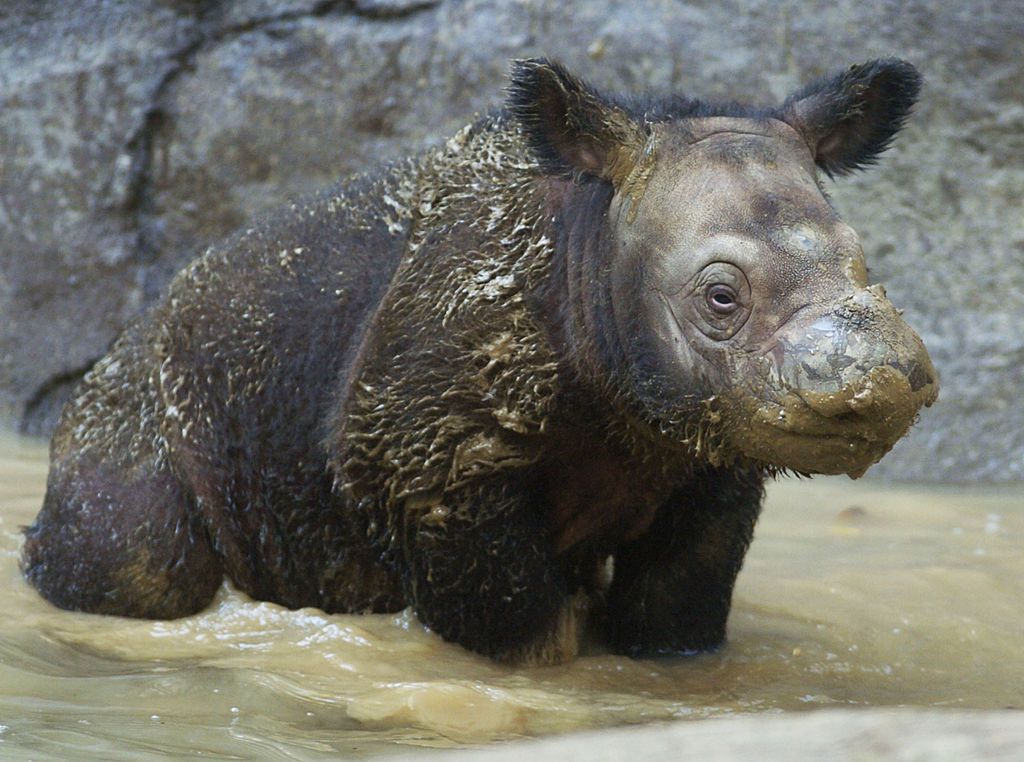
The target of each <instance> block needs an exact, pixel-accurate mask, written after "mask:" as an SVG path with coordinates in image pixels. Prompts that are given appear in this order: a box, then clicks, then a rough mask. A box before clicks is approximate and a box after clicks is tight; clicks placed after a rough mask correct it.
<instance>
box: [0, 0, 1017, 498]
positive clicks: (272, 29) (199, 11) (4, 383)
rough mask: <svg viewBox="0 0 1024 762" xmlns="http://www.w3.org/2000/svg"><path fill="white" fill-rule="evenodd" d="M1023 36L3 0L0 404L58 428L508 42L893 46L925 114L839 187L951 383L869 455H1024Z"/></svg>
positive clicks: (923, 463)
mask: <svg viewBox="0 0 1024 762" xmlns="http://www.w3.org/2000/svg"><path fill="white" fill-rule="evenodd" d="M1022 40H1024V14H1021V12H1020V5H1019V2H1018V0H961V1H959V2H958V1H957V0H828V2H825V1H824V0H821V1H819V0H629V1H628V2H612V1H611V0H588V1H587V2H565V0H404V1H403V0H334V1H329V0H327V1H325V0H320V1H319V2H315V1H314V0H235V1H234V2H232V1H231V0H191V1H190V0H91V1H86V0H42V1H40V0H6V1H5V2H4V4H3V7H2V8H0V424H3V425H6V426H9V427H15V428H18V429H20V430H22V431H25V432H30V433H42V434H45V433H47V432H48V431H49V430H50V429H51V428H52V426H53V424H54V422H55V419H56V415H57V412H58V410H59V407H60V404H61V403H62V402H63V400H64V399H65V398H66V396H67V394H68V393H69V392H70V389H71V388H72V386H73V384H74V383H75V381H76V380H77V379H78V378H79V377H80V376H81V374H82V373H83V372H84V371H85V370H86V369H87V368H88V367H89V365H90V364H91V363H92V362H93V361H94V360H96V359H97V358H98V357H99V356H100V355H102V354H103V353H104V351H105V349H106V347H107V346H108V344H109V343H110V341H111V340H112V339H113V338H114V337H115V335H116V334H117V332H118V330H119V329H120V327H121V326H122V324H123V323H124V322H125V320H127V319H128V318H130V317H131V316H132V315H135V314H136V313H138V312H139V311H140V310H142V309H143V308H144V307H145V306H146V305H147V304H148V303H150V302H151V301H152V300H153V299H154V298H156V297H157V296H158V295H159V293H160V292H161V289H163V287H164V286H165V285H166V283H167V282H168V280H169V279H170V277H171V276H172V275H173V273H174V272H175V271H176V270H177V269H178V268H179V267H181V266H182V265H183V264H184V263H185V262H187V261H188V260H189V259H191V258H192V257H194V256H195V255H196V253H197V252H198V251H200V250H201V249H202V248H203V247H204V246H205V245H206V244H208V243H210V242H212V241H214V240H216V239H217V238H219V237H221V236H223V235H224V234H226V233H228V232H229V231H231V230H232V229H234V228H235V227H237V226H239V225H241V224H243V223H244V222H245V221H246V220H248V219H249V218H250V217H252V216H253V215H255V214H258V213H259V212H260V210H262V209H265V208H268V207H272V206H277V205H280V204H282V203H283V202H285V201H286V200H287V199H288V198H289V197H292V196H295V195H298V194H301V193H302V192H304V191H308V190H312V189H314V188H316V187H318V186H320V185H324V184H327V183H329V182H331V181H333V180H335V179H337V178H338V177H340V176H343V175H345V174H348V173H351V172H353V171H356V170H359V169H362V168H364V167H367V166H370V165H373V164H376V163H378V162H381V161H384V160H387V159H390V158H393V157H396V156H400V155H403V154H406V153H409V152H412V151H416V150H418V149H420V148H421V147H422V146H424V145H429V144H435V143H437V142H439V141H441V140H442V139H443V138H444V137H446V136H448V135H450V134H452V133H453V132H454V131H455V130H456V129H458V128H459V127H460V126H462V125H463V124H465V123H467V122H468V121H469V120H470V119H471V118H472V117H473V114H474V112H480V111H483V110H486V109H488V108H489V107H491V106H494V105H498V104H499V103H500V101H501V99H502V87H503V83H504V76H505V71H506V67H507V62H508V59H510V58H514V57H522V56H533V55H551V56H554V57H557V58H560V59H561V60H563V61H564V62H565V63H566V64H568V65H569V66H570V67H572V68H574V69H575V70H577V71H579V72H581V73H582V74H583V75H584V76H586V77H587V78H588V79H589V80H590V81H592V82H593V83H595V84H596V85H599V86H602V87H604V88H607V89H613V90H614V89H625V90H643V89H652V90H677V91H683V92H687V93H690V94H694V95H705V96H709V97H731V98H735V99H738V100H747V99H752V100H755V101H759V102H767V103H773V102H777V101H780V100H781V99H782V98H784V97H785V96H786V95H787V94H788V93H789V92H790V91H791V90H793V89H795V88H796V87H798V86H800V85H801V84H802V83H803V82H804V81H805V80H806V79H807V78H808V77H811V76H814V75H818V74H822V73H827V72H829V71H831V70H834V69H838V68H842V67H844V66H846V65H848V64H850V63H854V62H859V61H863V60H866V59H869V58H872V57H877V56H884V55H897V56H900V57H904V58H907V59H909V60H911V61H913V62H914V63H915V64H917V65H918V66H919V67H920V68H921V70H922V71H923V73H924V75H925V77H926V87H925V89H924V91H923V94H922V100H921V103H920V106H919V108H918V109H917V112H916V114H915V116H914V118H913V119H912V121H911V123H910V125H909V127H908V128H907V130H906V131H905V132H904V133H903V135H902V136H901V138H900V139H899V140H898V141H897V142H896V144H895V147H894V148H893V149H892V150H891V151H890V152H889V153H888V154H886V155H885V157H884V158H883V161H882V163H881V165H880V166H879V167H877V168H875V169H873V170H869V171H868V172H865V173H862V174H860V175H857V176H856V177H854V178H847V179H844V180H841V181H839V182H836V183H831V184H829V189H830V193H831V194H832V196H833V199H834V202H835V204H836V206H837V207H838V208H839V210H840V212H841V213H842V214H843V215H844V217H845V218H846V219H847V220H848V221H849V222H850V223H851V224H852V225H853V226H854V227H855V228H856V229H857V230H858V231H859V232H860V234H861V236H862V239H863V242H864V247H865V251H866V252H867V255H868V262H869V266H870V268H871V276H872V279H873V280H876V281H881V282H882V283H884V284H885V286H886V287H887V289H888V292H889V295H890V297H891V298H892V300H893V301H894V302H895V303H896V304H897V306H901V307H904V308H905V309H906V317H907V319H908V320H909V322H910V323H911V325H913V326H914V327H915V328H916V329H917V330H918V332H919V333H920V334H921V335H922V337H923V338H924V340H925V343H926V344H927V345H928V348H929V350H930V352H931V354H932V358H933V360H934V362H935V365H936V367H937V368H938V369H939V372H940V375H941V379H942V384H943V389H942V394H941V397H940V400H939V402H938V404H937V405H936V407H934V408H932V409H931V410H928V411H925V413H924V414H923V416H922V420H921V422H920V424H919V425H918V427H917V428H916V429H914V431H913V432H912V433H911V435H910V436H909V437H908V438H906V439H905V440H903V441H902V442H900V444H899V445H897V447H896V449H895V450H894V451H893V453H892V454H891V455H890V456H889V457H888V458H887V459H886V460H884V461H883V462H882V463H881V464H879V465H878V466H876V467H875V468H874V469H873V470H872V472H871V473H872V474H873V475H876V476H883V477H886V478H891V479H913V480H926V481H935V480H943V481H1000V480H1022V479H1024V405H1022V404H1020V403H1019V401H1018V400H1019V398H1020V396H1021V393H1022V390H1024V203H1022V199H1024V63H1022V59H1021V56H1020V44H1021V41H1022Z"/></svg>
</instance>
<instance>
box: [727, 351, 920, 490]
mask: <svg viewBox="0 0 1024 762" xmlns="http://www.w3.org/2000/svg"><path fill="white" fill-rule="evenodd" d="M914 375H915V374H912V373H911V374H907V373H904V372H902V371H901V370H898V369H897V368H895V367H893V366H889V365H883V366H878V367H875V368H872V369H871V370H870V371H869V372H868V373H867V374H865V376H864V377H862V378H861V379H860V380H858V381H857V382H856V383H852V384H849V385H847V386H845V387H844V388H842V389H840V390H838V391H835V392H814V391H809V390H801V389H790V390H788V391H786V392H785V394H783V395H782V396H781V398H780V399H778V400H773V401H765V400H764V399H760V400H757V401H756V402H754V401H752V400H751V401H748V404H746V405H744V406H743V407H744V408H746V410H745V414H744V417H743V418H744V420H743V421H741V422H740V423H739V428H740V429H741V430H742V435H741V437H740V439H739V443H740V449H741V450H742V451H743V454H744V455H745V456H747V457H750V458H753V459H755V460H758V461H761V462H764V463H766V464H768V465H771V466H774V467H776V468H784V469H791V470H794V471H800V472H804V473H818V474H848V475H850V476H851V477H853V478H857V477H858V476H861V475H863V474H864V472H865V471H867V470H868V468H870V467H871V466H872V465H874V464H875V463H877V462H878V461H879V460H880V459H881V458H882V456H884V455H885V454H886V453H887V452H889V450H891V449H892V447H893V445H895V444H896V442H898V441H899V440H900V438H902V437H903V435H904V434H906V433H907V431H908V430H909V429H910V426H911V424H913V422H914V420H915V419H916V418H917V414H918V412H919V411H920V409H921V408H922V407H925V406H929V405H931V404H932V403H933V402H934V401H935V399H936V397H937V396H938V386H937V384H936V383H934V382H933V383H926V384H921V383H920V380H919V379H918V378H915V377H914ZM915 387H916V388H915Z"/></svg>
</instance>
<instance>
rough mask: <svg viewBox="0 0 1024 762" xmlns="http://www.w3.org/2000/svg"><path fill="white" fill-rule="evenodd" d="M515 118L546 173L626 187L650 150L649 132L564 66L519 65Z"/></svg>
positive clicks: (538, 61) (514, 76)
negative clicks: (583, 176) (578, 174)
mask: <svg viewBox="0 0 1024 762" xmlns="http://www.w3.org/2000/svg"><path fill="white" fill-rule="evenodd" d="M509 79H510V82H509V86H508V101H507V106H508V110H509V112H510V113H511V114H512V116H513V117H515V118H516V120H517V121H518V122H519V124H520V125H521V126H522V129H523V132H524V134H525V137H526V140H527V142H528V143H529V145H530V147H531V148H532V149H533V150H534V152H535V153H536V154H537V156H538V157H539V159H540V161H541V164H542V166H543V167H544V168H545V170H547V171H549V172H553V173H555V174H573V173H576V172H581V173H583V174H589V175H595V176H597V177H601V178H603V179H605V180H608V181H610V182H612V183H613V184H615V185H616V186H618V185H620V184H621V182H622V181H623V180H624V178H626V177H627V176H628V175H629V174H630V172H631V171H632V169H633V168H634V166H635V165H636V163H637V161H638V160H639V158H640V156H641V154H642V153H643V152H644V149H645V146H646V145H647V131H646V129H645V128H644V126H643V125H642V124H640V123H638V122H637V121H635V120H634V119H633V118H632V117H631V116H629V114H627V113H626V112H625V111H624V110H623V109H622V108H621V107H619V106H617V105H615V104H614V103H612V102H610V101H608V100H606V99H605V98H603V97H602V96H601V95H599V94H598V93H596V92H595V91H594V90H593V89H591V88H590V87H588V86H587V85H586V84H585V83H584V82H582V81H581V80H580V79H578V78H576V77H574V76H573V75H572V74H570V73H569V72H568V71H567V70H566V69H565V68H564V67H562V66H561V65H560V64H558V63H556V62H553V61H549V60H547V59H545V58H533V59H528V60H520V61H514V62H513V63H512V71H511V75H510V78H509Z"/></svg>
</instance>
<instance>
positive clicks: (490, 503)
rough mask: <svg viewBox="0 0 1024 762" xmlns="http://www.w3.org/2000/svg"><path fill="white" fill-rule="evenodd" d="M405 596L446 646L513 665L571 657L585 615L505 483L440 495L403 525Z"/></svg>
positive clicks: (542, 529) (540, 532)
mask: <svg viewBox="0 0 1024 762" xmlns="http://www.w3.org/2000/svg"><path fill="white" fill-rule="evenodd" d="M403 555H404V558H403V561H404V564H403V565H404V567H405V569H404V574H403V579H404V581H405V587H406V591H407V597H408V599H409V600H410V601H411V603H412V605H413V606H414V608H415V610H416V613H417V615H418V616H419V618H420V620H421V621H422V622H423V623H424V624H426V625H427V626H428V627H430V628H431V629H432V630H434V631H435V632H437V633H438V634H440V635H441V636H442V637H443V638H445V639H446V640H450V641H454V642H456V643H459V644H460V645H463V646H465V647H467V648H470V649H472V650H474V651H477V652H478V653H482V654H485V655H487V656H490V657H492V658H495V659H499V660H501V661H506V662H513V663H522V662H525V663H556V662H560V661H565V660H567V659H570V658H572V657H573V656H574V655H575V653H576V649H577V644H578V635H579V628H580V626H581V625H582V623H583V620H584V619H585V616H586V603H585V599H584V597H583V596H582V594H580V595H573V594H572V593H573V591H571V590H569V589H568V585H567V583H566V580H565V578H564V576H563V574H562V572H561V571H560V569H559V568H558V566H557V564H556V562H555V560H554V557H553V554H552V550H551V547H550V539H549V533H548V530H547V527H546V526H545V525H544V523H543V522H542V521H541V520H540V518H539V517H538V516H537V515H536V513H535V511H534V510H533V506H532V505H531V500H530V496H529V494H528V493H527V492H526V491H524V490H522V489H521V488H517V487H514V486H512V485H510V484H507V483H505V482H502V481H494V482H486V483H484V484H482V485H473V486H469V487H465V488H462V489H460V490H457V491H455V492H454V493H449V494H446V495H445V499H444V504H443V505H438V506H435V507H433V508H432V509H428V511H427V512H426V513H424V514H423V515H419V516H416V517H413V518H412V519H411V520H410V519H409V518H408V517H407V526H406V531H405V535H404V537H403Z"/></svg>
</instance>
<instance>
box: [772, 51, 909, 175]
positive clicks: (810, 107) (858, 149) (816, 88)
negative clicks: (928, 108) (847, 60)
mask: <svg viewBox="0 0 1024 762" xmlns="http://www.w3.org/2000/svg"><path fill="white" fill-rule="evenodd" d="M920 89H921V75H920V74H919V73H918V71H917V69H915V68H914V67H913V66H912V65H910V64H909V63H907V62H906V61H900V60H898V59H895V58H883V59H878V60H874V61H869V62H867V63H864V64H860V65H857V66H851V67H850V68H849V69H847V70H846V71H844V72H841V73H840V74H836V75H834V76H833V77H831V78H827V79H821V80H817V81H815V82H812V83H811V84H809V85H808V86H807V87H805V88H803V89H802V90H800V91H799V92H796V93H794V94H793V95H791V96H790V97H789V98H787V99H786V102H785V103H783V104H782V106H781V108H780V109H779V112H778V115H779V118H781V119H782V120H783V121H785V122H787V123H788V124H790V125H791V126H792V127H794V128H795V129H796V130H797V131H798V132H799V133H801V134H802V135H803V136H804V139H805V140H807V143H808V145H809V146H810V147H811V152H812V153H813V154H814V160H815V161H816V162H817V164H818V166H819V167H821V168H822V169H823V170H824V171H825V172H826V173H828V175H829V176H830V177H831V176H834V175H845V174H847V173H849V172H852V171H853V170H855V169H861V168H863V167H866V166H868V165H871V164H874V163H875V161H877V160H878V156H879V155H880V154H881V153H882V152H883V151H884V150H885V149H886V148H888V147H889V144H890V143H891V142H892V139H893V137H895V135H896V133H897V132H899V131H900V129H901V128H902V127H903V124H904V123H905V122H906V120H907V117H908V116H909V115H910V110H911V108H912V107H913V105H914V101H916V100H917V94H918V92H919V91H920Z"/></svg>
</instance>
